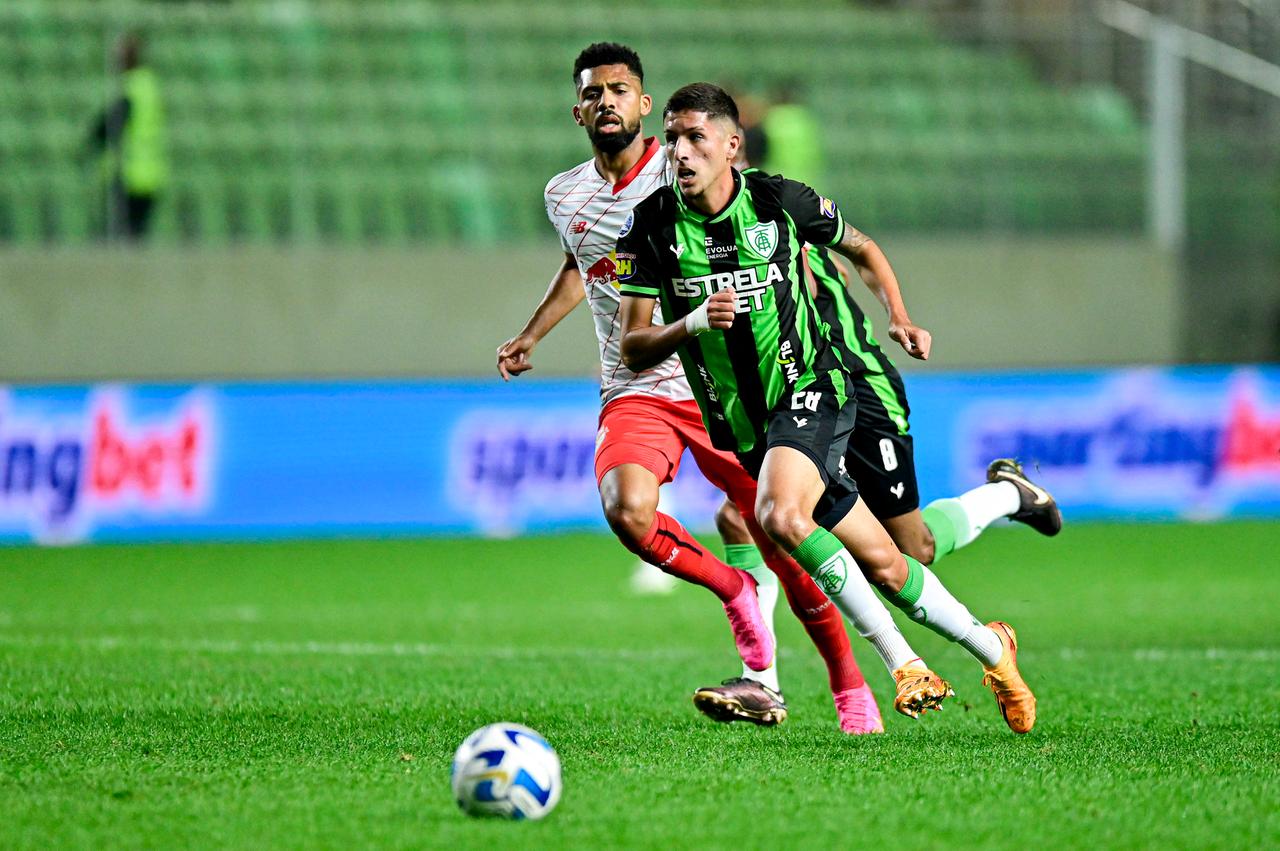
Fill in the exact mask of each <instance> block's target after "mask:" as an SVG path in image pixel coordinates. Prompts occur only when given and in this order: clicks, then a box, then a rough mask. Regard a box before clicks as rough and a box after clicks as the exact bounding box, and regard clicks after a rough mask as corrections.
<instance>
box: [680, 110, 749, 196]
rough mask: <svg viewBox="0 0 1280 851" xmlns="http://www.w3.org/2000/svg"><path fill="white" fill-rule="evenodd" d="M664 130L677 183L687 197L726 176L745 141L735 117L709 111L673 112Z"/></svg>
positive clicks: (705, 189) (700, 192) (702, 191)
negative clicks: (732, 118)
mask: <svg viewBox="0 0 1280 851" xmlns="http://www.w3.org/2000/svg"><path fill="white" fill-rule="evenodd" d="M663 130H664V132H665V135H666V141H667V158H668V159H670V160H671V169H672V171H674V172H675V175H676V186H678V187H679V188H680V191H681V192H682V193H684V196H685V197H686V198H696V197H698V196H700V195H702V194H704V193H705V192H706V191H707V189H708V188H710V187H712V186H715V185H716V184H717V183H718V182H719V181H722V180H724V179H725V175H726V174H728V172H729V168H730V166H731V165H732V164H733V161H734V158H735V157H737V155H738V148H739V147H740V146H741V145H742V137H741V136H739V135H738V132H737V128H736V127H735V126H734V123H733V122H732V121H729V120H727V119H724V118H708V117H707V114H706V113H705V112H694V111H686V112H673V113H669V114H668V115H667V117H666V121H665V124H664V127H663Z"/></svg>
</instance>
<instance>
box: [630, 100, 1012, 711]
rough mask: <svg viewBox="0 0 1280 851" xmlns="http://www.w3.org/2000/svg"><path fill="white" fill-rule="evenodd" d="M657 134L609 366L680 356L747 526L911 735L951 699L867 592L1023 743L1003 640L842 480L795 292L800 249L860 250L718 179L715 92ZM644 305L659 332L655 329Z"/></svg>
mask: <svg viewBox="0 0 1280 851" xmlns="http://www.w3.org/2000/svg"><path fill="white" fill-rule="evenodd" d="M663 120H664V127H665V138H666V142H667V153H668V156H669V158H670V159H671V162H672V165H673V169H674V171H675V174H676V179H675V185H674V186H673V187H663V188H661V189H659V190H657V191H656V192H655V193H654V194H653V195H651V196H650V197H649V198H647V199H646V200H645V201H644V202H642V203H641V204H640V206H639V207H637V208H636V211H635V219H634V222H633V226H632V228H630V230H629V232H628V233H627V234H626V235H625V236H623V237H622V238H621V239H620V240H619V243H618V249H617V256H618V258H619V260H624V261H626V262H627V263H628V264H629V267H628V274H627V276H626V277H625V278H624V279H622V283H621V286H620V292H621V293H622V295H623V297H624V298H623V302H622V326H623V339H622V355H623V359H624V362H625V363H626V364H627V365H628V367H630V368H633V369H640V368H644V367H646V366H649V365H651V364H653V363H655V362H659V361H661V360H662V359H663V358H665V357H667V356H669V355H670V353H671V352H672V351H678V352H679V354H680V357H681V360H682V362H683V363H684V365H685V370H686V373H687V374H689V375H690V378H691V384H692V386H693V389H694V393H695V396H696V397H697V399H698V402H699V405H700V407H701V408H702V411H703V419H704V422H705V423H706V426H707V429H708V432H709V433H710V434H711V436H712V442H713V443H714V444H715V445H717V446H719V447H722V448H731V449H733V450H735V451H736V452H737V453H738V455H739V457H740V458H741V459H742V460H743V463H744V465H745V466H746V467H747V468H748V469H749V470H751V471H752V472H753V473H754V474H756V475H757V477H758V479H759V485H760V488H759V494H758V498H757V503H756V514H757V517H758V518H759V521H760V524H761V525H762V526H763V527H764V528H765V530H766V532H768V534H769V535H770V536H771V537H772V538H773V539H774V540H775V541H777V542H778V543H779V544H780V545H781V546H783V547H784V548H786V549H787V550H788V551H790V552H791V553H792V555H793V557H794V558H795V559H796V560H797V561H798V562H799V563H800V564H801V565H802V566H803V567H804V568H805V569H806V570H808V571H809V573H810V574H811V575H812V576H814V578H815V579H816V580H818V582H819V584H820V585H821V586H822V587H823V589H824V590H825V591H826V593H827V594H828V596H830V597H831V598H832V600H833V601H835V602H836V604H837V605H838V606H839V607H840V608H841V610H842V611H843V612H844V614H845V615H846V617H848V618H849V619H850V620H851V621H852V622H853V623H854V625H855V627H856V628H857V629H858V632H859V633H860V634H861V635H862V636H863V637H865V638H867V639H868V640H869V641H870V642H871V643H872V644H873V646H874V647H875V648H876V651H877V652H878V653H879V654H880V656H881V658H882V660H883V661H884V662H885V664H886V667H888V668H889V670H890V671H891V672H892V674H893V676H894V679H895V681H896V683H897V687H898V695H897V699H896V700H895V708H897V709H898V710H899V711H900V712H902V713H903V714H906V715H910V716H913V717H914V716H917V715H919V713H920V712H921V711H923V710H925V709H928V708H935V707H936V708H940V707H939V704H940V703H941V701H942V700H943V699H945V698H946V697H947V696H949V695H950V694H951V693H952V692H951V689H950V686H949V685H948V684H947V683H946V682H945V681H943V680H942V679H941V678H940V677H938V676H937V675H936V674H934V673H933V672H932V671H930V670H929V669H928V668H927V666H925V665H924V663H923V662H922V661H921V660H920V658H919V657H918V656H917V655H916V654H915V653H914V652H913V651H912V650H911V648H910V646H909V645H908V644H907V642H906V640H905V639H904V638H903V636H902V635H901V634H900V633H899V632H898V630H897V628H896V627H895V626H894V623H893V620H892V618H891V617H890V616H889V613H888V611H887V610H886V609H885V608H884V606H883V605H882V604H881V603H880V601H879V600H878V599H877V598H876V596H875V594H874V593H873V592H872V591H871V588H870V585H869V584H868V580H871V581H873V582H875V584H876V585H877V586H879V587H880V589H881V590H882V591H883V592H884V593H885V595H886V596H887V597H888V598H889V599H890V600H892V601H893V602H894V603H895V604H896V605H898V606H899V607H901V608H903V609H904V610H905V611H906V612H907V613H908V615H909V616H910V617H911V618H912V619H914V620H917V621H919V622H921V623H923V624H924V625H926V626H928V627H930V628H931V629H933V630H934V631H935V632H938V633H939V634H941V635H943V636H945V637H947V638H949V639H951V640H952V641H955V642H957V643H959V644H960V645H961V646H963V647H964V648H965V649H966V650H968V651H969V652H970V653H971V654H973V655H974V656H975V657H976V658H978V659H979V660H980V661H981V662H982V664H983V666H984V667H985V668H986V670H987V679H988V680H989V681H991V682H992V684H993V690H994V691H995V692H996V696H997V701H998V702H999V705H1000V708H1001V712H1002V714H1003V715H1004V717H1005V719H1006V721H1007V722H1008V724H1009V726H1010V727H1011V728H1012V729H1014V730H1015V731H1017V732H1026V731H1027V730H1029V729H1030V728H1031V725H1032V724H1033V723H1034V712H1035V701H1034V697H1033V696H1032V694H1031V692H1030V689H1028V688H1027V687H1026V685H1025V683H1024V682H1023V681H1022V678H1021V676H1020V674H1019V673H1018V670H1017V665H1016V655H1015V654H1016V643H1015V638H1014V635H1013V632H1012V630H1011V629H1010V628H1008V627H1007V625H1005V624H1003V623H1001V622H993V623H992V624H991V625H989V626H983V625H982V624H980V623H979V622H978V621H977V620H976V619H974V618H973V617H972V616H971V615H970V614H969V611H968V609H967V608H965V607H964V605H963V604H961V603H960V602H959V601H958V600H956V599H955V597H953V596H952V595H951V594H950V593H949V592H948V591H947V590H946V589H945V588H944V587H943V586H942V585H941V583H940V582H939V581H938V579H937V577H936V576H934V575H933V574H932V573H931V572H930V571H929V570H928V569H927V568H925V567H924V566H923V565H921V564H920V563H919V562H918V561H916V560H914V559H911V558H910V557H904V556H903V555H902V554H901V553H900V552H898V550H897V549H896V548H895V546H894V545H893V541H892V540H891V539H890V537H889V535H888V534H887V533H886V532H885V530H884V528H883V527H882V526H880V524H879V523H878V522H876V520H875V518H874V517H873V516H872V515H871V513H870V512H869V510H868V509H867V507H866V504H865V502H859V501H858V500H857V491H856V488H855V487H854V485H853V482H852V480H850V479H849V477H848V474H847V472H846V470H845V469H844V463H843V461H844V458H843V456H844V452H845V450H846V448H847V444H848V440H849V434H850V432H851V430H852V428H853V424H854V421H855V417H856V410H855V405H854V404H853V403H851V401H850V396H849V386H848V374H847V373H846V372H845V371H844V369H843V368H842V366H841V363H840V360H839V358H838V357H837V356H836V354H835V352H834V350H833V349H832V346H831V344H830V341H829V339H828V338H827V335H826V332H825V331H824V330H823V329H822V327H821V322H820V320H819V318H818V317H817V312H816V308H815V306H814V303H813V299H812V296H811V294H810V293H809V291H808V288H807V285H806V282H805V273H804V260H803V258H804V252H803V245H804V244H805V243H811V244H819V245H832V246H834V247H835V248H836V249H837V250H839V251H840V252H841V253H844V254H846V256H850V257H851V258H852V257H856V256H858V251H859V249H860V248H861V247H862V246H863V245H864V244H865V243H866V241H867V240H866V238H865V237H864V236H863V235H862V234H860V233H858V232H857V231H856V230H854V229H853V228H850V227H848V226H847V225H846V224H845V223H844V221H843V219H842V217H841V215H840V212H839V210H838V209H837V208H836V206H835V204H834V203H833V202H831V201H830V200H828V199H826V198H822V197H820V196H818V195H817V194H816V193H814V192H813V190H811V189H809V188H808V187H806V186H803V185H802V184H797V183H795V182H794V181H788V180H786V179H784V178H781V177H766V176H763V175H759V174H747V175H742V174H739V173H738V172H737V171H736V170H735V169H733V168H732V167H731V164H732V163H733V161H734V157H735V155H736V153H737V149H738V146H739V145H740V144H741V136H740V135H739V134H738V133H737V124H738V115H737V108H736V105H734V103H733V100H732V98H730V97H729V96H728V95H727V94H726V93H725V92H724V91H723V90H722V89H720V88H718V87H716V86H713V85H711V84H707V83H697V84H693V85H690V86H686V87H684V88H682V89H680V90H679V91H677V92H676V93H675V94H674V95H672V97H671V99H670V100H669V101H668V102H667V105H666V108H665V109H664V111H663ZM655 299H656V300H658V301H659V302H660V305H661V308H662V315H663V319H664V320H665V322H666V324H665V325H663V326H655V325H654V324H653V307H654V304H653V302H654V300H655ZM815 519H816V520H817V521H818V522H815ZM864 573H865V576H864V575H863V574H864Z"/></svg>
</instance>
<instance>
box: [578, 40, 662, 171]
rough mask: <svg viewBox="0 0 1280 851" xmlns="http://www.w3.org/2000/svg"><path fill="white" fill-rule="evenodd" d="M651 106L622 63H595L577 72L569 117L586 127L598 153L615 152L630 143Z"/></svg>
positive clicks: (633, 77) (638, 83) (636, 80)
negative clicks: (575, 99) (575, 101)
mask: <svg viewBox="0 0 1280 851" xmlns="http://www.w3.org/2000/svg"><path fill="white" fill-rule="evenodd" d="M651 109H653V99H652V98H650V97H649V96H648V95H647V94H645V93H644V88H643V86H641V84H640V79H639V78H638V77H636V75H635V74H633V73H631V69H630V68H628V67H627V66H626V65H623V64H621V63H619V64H617V65H599V66H597V67H595V68H587V69H585V70H583V72H582V73H581V74H580V75H579V76H578V103H577V104H576V105H575V106H574V107H573V120H574V121H577V122H578V123H579V124H581V125H582V126H583V127H585V128H587V136H589V137H590V138H591V144H592V145H593V146H594V147H595V148H596V150H598V151H600V152H602V153H606V154H616V153H618V152H619V151H621V150H623V149H624V148H626V147H627V145H630V144H631V142H632V140H634V139H635V138H636V136H639V135H640V123H641V121H642V120H643V119H644V116H646V115H648V114H649V110H651Z"/></svg>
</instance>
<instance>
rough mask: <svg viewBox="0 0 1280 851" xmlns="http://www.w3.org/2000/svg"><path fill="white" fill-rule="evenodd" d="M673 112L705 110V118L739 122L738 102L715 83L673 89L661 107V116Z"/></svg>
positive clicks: (691, 84)
mask: <svg viewBox="0 0 1280 851" xmlns="http://www.w3.org/2000/svg"><path fill="white" fill-rule="evenodd" d="M673 112H705V113H706V114H707V118H727V119H729V120H730V121H732V122H733V123H734V124H741V123H742V122H741V120H740V119H739V118H738V104H737V103H735V102H734V100H733V98H732V97H731V96H730V95H729V93H728V92H726V91H725V90H724V89H722V88H720V87H719V86H717V85H716V84H715V83H690V84H689V85H687V86H681V87H680V88H678V89H676V90H675V93H674V94H672V95H671V97H670V98H668V99H667V105H666V106H664V107H663V108H662V114H663V116H667V115H670V114H672V113H673Z"/></svg>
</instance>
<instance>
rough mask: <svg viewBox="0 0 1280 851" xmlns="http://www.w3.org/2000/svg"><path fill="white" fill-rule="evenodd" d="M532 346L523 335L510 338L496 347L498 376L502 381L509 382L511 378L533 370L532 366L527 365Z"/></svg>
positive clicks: (531, 342)
mask: <svg viewBox="0 0 1280 851" xmlns="http://www.w3.org/2000/svg"><path fill="white" fill-rule="evenodd" d="M533 346H534V342H533V340H531V339H529V337H527V336H524V335H520V336H517V337H512V338H511V339H510V340H507V341H506V342H505V343H503V344H502V345H501V346H498V374H499V375H501V376H502V380H503V381H510V380H511V376H513V375H519V374H520V373H522V372H528V371H529V370H531V369H533V364H531V363H529V355H530V353H532V352H533Z"/></svg>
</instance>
